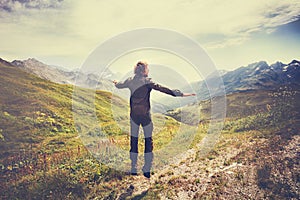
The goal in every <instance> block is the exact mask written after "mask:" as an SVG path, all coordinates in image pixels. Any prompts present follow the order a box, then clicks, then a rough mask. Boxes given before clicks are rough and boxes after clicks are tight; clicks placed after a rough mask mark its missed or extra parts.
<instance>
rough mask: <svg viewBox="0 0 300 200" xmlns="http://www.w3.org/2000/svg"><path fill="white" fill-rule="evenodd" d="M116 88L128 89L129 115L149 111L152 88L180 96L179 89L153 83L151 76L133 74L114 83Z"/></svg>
mask: <svg viewBox="0 0 300 200" xmlns="http://www.w3.org/2000/svg"><path fill="white" fill-rule="evenodd" d="M116 87H117V88H129V89H130V94H131V95H130V115H134V116H142V115H147V114H149V113H150V92H151V90H152V89H154V90H158V91H160V92H163V93H166V94H169V95H172V96H182V95H183V93H182V92H181V91H179V90H171V89H169V88H166V87H163V86H161V85H159V84H157V83H154V82H153V81H152V80H151V78H148V77H145V76H138V75H135V76H134V77H130V78H128V79H127V80H125V81H124V82H120V83H117V84H116Z"/></svg>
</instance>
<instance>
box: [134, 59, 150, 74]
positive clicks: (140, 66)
mask: <svg viewBox="0 0 300 200" xmlns="http://www.w3.org/2000/svg"><path fill="white" fill-rule="evenodd" d="M147 67H148V64H147V63H146V62H142V61H139V62H138V63H137V64H136V65H135V66H134V73H135V74H136V75H141V76H142V75H144V74H145V72H146V69H147Z"/></svg>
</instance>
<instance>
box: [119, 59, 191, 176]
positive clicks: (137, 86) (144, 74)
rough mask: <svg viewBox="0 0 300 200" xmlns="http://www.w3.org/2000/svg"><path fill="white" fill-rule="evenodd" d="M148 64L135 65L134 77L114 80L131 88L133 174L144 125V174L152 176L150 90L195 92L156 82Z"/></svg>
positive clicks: (172, 92)
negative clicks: (172, 88)
mask: <svg viewBox="0 0 300 200" xmlns="http://www.w3.org/2000/svg"><path fill="white" fill-rule="evenodd" d="M148 73H149V69H148V64H147V63H146V62H138V63H137V64H136V66H135V67H134V74H135V75H134V77H130V78H128V79H127V80H125V81H124V82H119V83H118V82H117V81H113V83H114V84H115V86H116V87H117V88H119V89H121V88H129V89H130V94H131V96H130V159H131V174H132V175H137V157H138V133H139V127H140V125H142V127H143V130H144V136H145V151H144V153H145V154H144V158H145V164H144V166H143V169H142V170H143V174H144V176H145V177H147V178H150V169H151V166H152V161H153V152H152V151H153V142H152V131H153V123H152V120H151V115H150V92H151V90H152V89H154V90H158V91H160V92H163V93H166V94H169V95H172V96H175V97H177V96H180V97H186V96H195V94H184V93H182V92H181V91H179V90H171V89H169V88H166V87H163V86H161V85H159V84H156V83H154V82H153V81H152V80H151V78H148Z"/></svg>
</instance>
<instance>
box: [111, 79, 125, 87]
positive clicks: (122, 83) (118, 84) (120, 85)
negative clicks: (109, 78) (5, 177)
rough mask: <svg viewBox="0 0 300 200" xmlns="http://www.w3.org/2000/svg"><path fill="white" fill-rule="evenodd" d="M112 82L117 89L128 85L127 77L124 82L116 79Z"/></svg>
mask: <svg viewBox="0 0 300 200" xmlns="http://www.w3.org/2000/svg"><path fill="white" fill-rule="evenodd" d="M113 83H114V84H115V86H116V87H117V88H119V89H121V88H127V87H128V79H126V80H125V81H124V82H118V81H116V80H114V81H113Z"/></svg>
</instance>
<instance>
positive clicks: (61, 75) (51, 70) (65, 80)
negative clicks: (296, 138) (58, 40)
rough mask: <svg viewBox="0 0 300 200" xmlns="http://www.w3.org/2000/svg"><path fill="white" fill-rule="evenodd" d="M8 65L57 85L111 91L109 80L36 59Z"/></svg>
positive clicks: (108, 73)
mask: <svg viewBox="0 0 300 200" xmlns="http://www.w3.org/2000/svg"><path fill="white" fill-rule="evenodd" d="M6 64H10V65H13V66H16V67H18V68H20V69H22V70H24V71H26V72H29V73H31V74H34V75H37V76H38V77H40V78H43V79H46V80H50V81H52V82H55V83H62V84H71V85H77V86H81V87H85V88H94V87H95V86H97V89H102V90H108V91H111V88H112V86H113V85H112V83H111V81H110V80H108V79H101V80H100V77H99V76H97V75H95V74H93V73H83V72H81V71H80V70H73V71H69V70H67V69H65V68H63V67H56V66H50V65H47V64H45V63H42V62H40V61H38V60H36V59H34V58H29V59H27V60H23V61H20V60H14V61H12V62H11V63H9V62H7V61H6ZM112 75H113V74H112V73H111V72H110V71H108V72H107V74H106V75H105V76H107V77H111V76H112Z"/></svg>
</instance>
